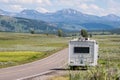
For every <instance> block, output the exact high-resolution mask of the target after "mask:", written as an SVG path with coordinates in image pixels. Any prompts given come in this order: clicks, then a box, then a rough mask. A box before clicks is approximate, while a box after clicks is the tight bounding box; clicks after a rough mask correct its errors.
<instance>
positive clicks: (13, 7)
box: [8, 5, 25, 12]
mask: <svg viewBox="0 0 120 80" xmlns="http://www.w3.org/2000/svg"><path fill="white" fill-rule="evenodd" d="M8 9H10V10H12V11H14V12H17V11H21V10H23V9H25V8H23V7H22V6H20V5H9V6H8Z"/></svg>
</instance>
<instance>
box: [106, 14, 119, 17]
mask: <svg viewBox="0 0 120 80" xmlns="http://www.w3.org/2000/svg"><path fill="white" fill-rule="evenodd" d="M107 16H108V17H118V16H117V15H115V14H109V15H107Z"/></svg>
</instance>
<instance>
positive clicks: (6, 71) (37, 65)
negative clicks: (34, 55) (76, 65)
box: [0, 49, 68, 80]
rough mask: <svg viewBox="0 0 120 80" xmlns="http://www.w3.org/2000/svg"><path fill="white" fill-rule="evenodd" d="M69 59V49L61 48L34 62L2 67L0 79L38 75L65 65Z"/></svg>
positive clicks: (9, 79)
mask: <svg viewBox="0 0 120 80" xmlns="http://www.w3.org/2000/svg"><path fill="white" fill-rule="evenodd" d="M67 59H68V49H64V50H61V51H59V52H57V53H55V54H53V55H51V56H49V57H47V58H44V59H42V60H39V61H35V62H32V63H28V64H24V65H20V66H15V67H9V68H3V69H0V80H17V79H20V78H24V77H28V76H32V75H37V74H40V73H43V72H46V71H50V70H52V69H55V68H58V67H60V66H62V65H64V64H65V63H66V62H67Z"/></svg>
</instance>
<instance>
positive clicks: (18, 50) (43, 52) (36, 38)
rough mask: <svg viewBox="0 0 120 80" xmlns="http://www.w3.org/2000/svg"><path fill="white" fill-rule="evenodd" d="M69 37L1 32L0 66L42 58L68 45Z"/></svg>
mask: <svg viewBox="0 0 120 80" xmlns="http://www.w3.org/2000/svg"><path fill="white" fill-rule="evenodd" d="M68 41H69V39H68V38H62V37H61V38H60V37H57V36H55V35H44V34H29V33H24V34H23V33H4V32H1V33H0V68H3V67H9V66H14V65H19V64H23V63H27V62H31V61H35V60H38V59H42V58H44V57H47V56H49V55H51V54H52V53H54V52H56V51H58V50H61V49H63V48H65V47H67V44H68Z"/></svg>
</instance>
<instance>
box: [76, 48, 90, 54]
mask: <svg viewBox="0 0 120 80" xmlns="http://www.w3.org/2000/svg"><path fill="white" fill-rule="evenodd" d="M74 53H89V47H74Z"/></svg>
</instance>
